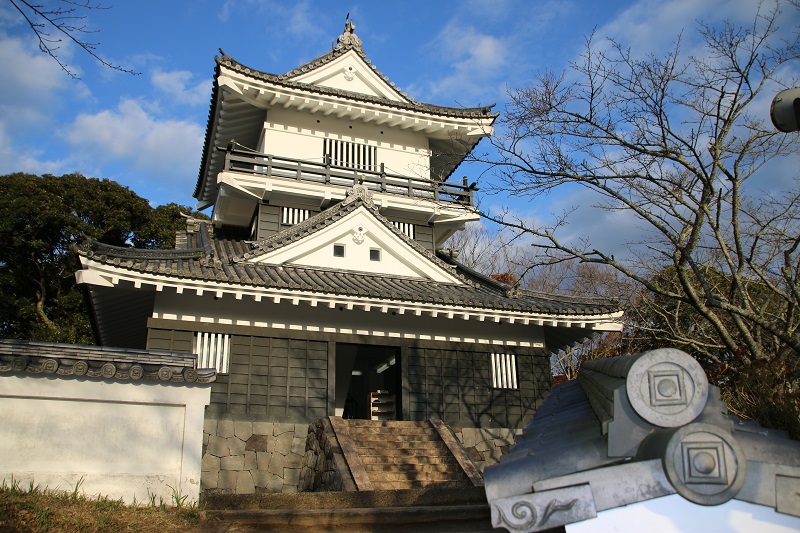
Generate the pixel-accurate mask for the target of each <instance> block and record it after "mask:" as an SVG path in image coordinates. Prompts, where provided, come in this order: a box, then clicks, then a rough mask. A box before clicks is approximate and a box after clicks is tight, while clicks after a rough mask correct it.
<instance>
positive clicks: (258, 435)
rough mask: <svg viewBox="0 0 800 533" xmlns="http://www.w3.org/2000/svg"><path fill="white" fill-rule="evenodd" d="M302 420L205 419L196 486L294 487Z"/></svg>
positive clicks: (220, 490) (244, 490) (231, 490)
mask: <svg viewBox="0 0 800 533" xmlns="http://www.w3.org/2000/svg"><path fill="white" fill-rule="evenodd" d="M307 433H308V425H306V424H282V423H275V422H249V421H233V420H214V419H206V421H205V427H204V432H203V459H202V476H201V483H202V489H203V490H204V491H206V492H207V493H210V494H265V493H276V492H283V493H286V492H297V491H298V485H299V483H300V469H301V468H302V466H303V457H304V451H305V446H306V434H307Z"/></svg>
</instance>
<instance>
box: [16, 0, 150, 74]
mask: <svg viewBox="0 0 800 533" xmlns="http://www.w3.org/2000/svg"><path fill="white" fill-rule="evenodd" d="M8 1H9V2H10V3H11V5H12V6H14V8H15V9H16V10H17V11H19V13H20V14H21V15H22V17H23V18H24V19H25V21H26V22H27V23H28V26H30V28H31V30H33V33H34V34H35V35H36V38H37V39H38V40H39V50H41V51H42V52H44V53H45V54H47V55H49V56H50V57H51V58H52V59H53V60H54V61H55V62H56V63H58V66H60V67H61V70H63V71H64V72H66V73H67V74H68V75H69V76H70V77H71V78H73V79H80V78H79V76H78V75H77V74H76V72H75V70H73V69H72V68H70V67H69V65H67V63H66V62H65V61H63V60H62V58H61V56H59V54H58V51H59V50H60V49H61V46H62V43H63V42H64V39H66V40H67V41H71V42H73V43H75V44H76V45H78V46H79V47H80V48H82V49H83V50H84V51H85V52H86V53H87V54H89V55H90V56H92V57H93V58H94V59H95V60H96V61H98V62H99V63H100V64H102V65H103V66H105V67H108V68H110V69H113V70H118V71H120V72H125V73H127V74H133V75H138V74H140V72H134V71H133V70H130V69H127V68H124V67H121V66H119V65H116V64H114V63H111V62H109V61H106V60H105V59H103V58H102V57H100V55H98V53H97V45H98V43H95V42H90V41H87V40H85V39H84V36H85V35H88V34H91V33H98V31H99V30H90V29H88V28H87V26H86V24H85V21H86V18H87V16H88V15H85V14H81V13H83V11H84V10H85V11H90V10H98V9H100V10H103V9H110V7H106V6H103V5H102V4H98V3H92V1H91V0H82V1H79V0H57V1H58V2H60V3H61V4H64V5H63V6H62V5H56V6H48V5H47V3H46V2H47V0H45V1H44V2H42V3H35V2H29V1H28V0H8ZM50 1H51V2H52V1H55V0H50Z"/></svg>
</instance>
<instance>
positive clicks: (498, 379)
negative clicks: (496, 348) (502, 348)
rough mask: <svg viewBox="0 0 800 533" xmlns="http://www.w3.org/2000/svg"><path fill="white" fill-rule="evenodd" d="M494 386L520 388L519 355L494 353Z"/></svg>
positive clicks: (497, 387)
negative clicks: (518, 377)
mask: <svg viewBox="0 0 800 533" xmlns="http://www.w3.org/2000/svg"><path fill="white" fill-rule="evenodd" d="M490 360H491V363H492V388H495V389H519V381H518V379H517V355H516V354H513V353H492V354H490Z"/></svg>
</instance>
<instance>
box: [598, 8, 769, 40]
mask: <svg viewBox="0 0 800 533" xmlns="http://www.w3.org/2000/svg"><path fill="white" fill-rule="evenodd" d="M771 6H772V2H771V1H770V0H767V1H765V2H764V5H763V7H762V11H766V10H769V9H770V8H771ZM757 9H758V2H755V1H753V0H702V1H698V0H669V1H664V0H641V1H639V2H636V3H634V4H633V5H631V6H630V7H629V8H627V9H625V10H624V11H622V12H621V13H620V14H619V15H618V16H617V17H616V18H615V19H614V20H612V21H610V22H608V23H606V24H605V25H603V26H601V27H600V28H598V29H597V32H596V34H597V36H598V37H601V38H606V37H610V38H614V39H618V40H620V41H622V42H623V43H624V44H625V46H629V47H631V49H632V50H633V51H634V52H637V51H638V52H641V53H646V52H656V53H658V52H659V51H660V50H663V49H664V48H666V47H668V46H670V45H671V44H672V43H674V42H675V39H676V38H677V37H678V35H681V34H682V35H683V40H684V44H685V46H684V49H685V50H686V51H689V50H691V49H692V48H693V47H694V46H695V45H696V44H697V41H698V36H697V34H696V29H697V26H698V21H704V22H707V23H713V22H718V21H722V20H726V19H729V20H731V21H732V22H734V23H747V22H749V21H752V20H753V17H754V16H755V14H756V10H757Z"/></svg>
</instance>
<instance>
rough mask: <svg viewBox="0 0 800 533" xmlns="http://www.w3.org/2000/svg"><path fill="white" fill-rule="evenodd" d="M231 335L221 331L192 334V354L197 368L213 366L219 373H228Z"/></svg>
mask: <svg viewBox="0 0 800 533" xmlns="http://www.w3.org/2000/svg"><path fill="white" fill-rule="evenodd" d="M230 349H231V336H230V335H228V334H223V333H204V332H199V333H195V334H194V350H193V352H194V354H195V355H197V368H215V369H216V370H217V372H219V373H220V374H227V373H228V366H229V364H230V359H229V357H230Z"/></svg>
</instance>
